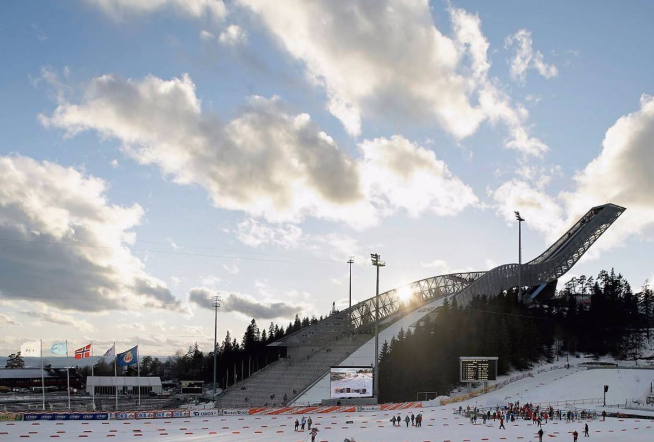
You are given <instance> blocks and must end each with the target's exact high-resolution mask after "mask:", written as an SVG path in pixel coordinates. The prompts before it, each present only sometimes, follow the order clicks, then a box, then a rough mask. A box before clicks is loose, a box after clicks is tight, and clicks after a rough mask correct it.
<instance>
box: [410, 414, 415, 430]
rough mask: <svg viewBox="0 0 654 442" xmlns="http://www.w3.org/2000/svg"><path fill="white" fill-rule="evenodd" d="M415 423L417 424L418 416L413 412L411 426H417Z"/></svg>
mask: <svg viewBox="0 0 654 442" xmlns="http://www.w3.org/2000/svg"><path fill="white" fill-rule="evenodd" d="M415 424H416V416H415V415H414V414H413V413H411V426H412V427H413V426H415Z"/></svg>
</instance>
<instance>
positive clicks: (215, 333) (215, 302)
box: [211, 295, 220, 401]
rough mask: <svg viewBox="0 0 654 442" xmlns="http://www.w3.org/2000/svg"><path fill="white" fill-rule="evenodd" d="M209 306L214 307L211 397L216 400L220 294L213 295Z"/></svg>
mask: <svg viewBox="0 0 654 442" xmlns="http://www.w3.org/2000/svg"><path fill="white" fill-rule="evenodd" d="M211 306H212V307H213V309H214V320H213V399H214V401H215V400H216V369H217V366H218V307H220V296H217V295H216V296H214V297H213V301H212V303H211Z"/></svg>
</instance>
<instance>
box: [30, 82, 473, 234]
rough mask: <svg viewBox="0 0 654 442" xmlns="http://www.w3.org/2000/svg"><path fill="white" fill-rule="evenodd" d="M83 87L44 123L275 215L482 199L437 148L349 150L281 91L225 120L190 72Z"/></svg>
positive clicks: (363, 211) (395, 143)
mask: <svg viewBox="0 0 654 442" xmlns="http://www.w3.org/2000/svg"><path fill="white" fill-rule="evenodd" d="M83 96H84V98H82V99H80V100H79V101H80V103H79V104H74V103H72V102H70V101H68V100H66V99H65V98H62V99H61V100H60V102H59V106H58V107H57V108H56V109H55V111H54V112H53V113H52V115H51V116H45V115H41V116H40V119H41V121H42V123H43V124H44V125H45V126H46V127H59V128H63V129H65V130H66V133H67V135H68V136H74V135H75V134H77V133H79V132H82V131H86V130H95V131H97V132H99V133H100V134H101V135H102V136H104V137H111V138H115V139H118V140H120V141H121V142H122V143H123V151H124V152H125V153H126V154H127V155H129V156H131V157H132V158H134V159H136V160H137V161H138V162H140V163H141V164H153V165H156V166H158V167H159V168H160V170H161V171H162V172H163V173H164V174H165V175H167V176H170V177H172V179H173V180H174V181H175V182H177V183H178V184H183V185H191V184H196V185H200V186H202V187H203V188H204V189H206V191H207V192H208V193H209V195H210V197H211V199H212V201H213V203H214V205H215V206H217V207H221V208H226V209H231V210H242V211H245V212H247V213H248V214H250V215H252V216H255V217H263V218H265V219H266V220H268V221H271V222H277V223H279V222H299V221H302V220H303V219H304V218H306V217H307V216H312V217H316V218H322V219H327V220H335V221H343V222H346V223H349V224H350V225H352V226H353V227H356V228H365V227H369V226H372V225H375V224H377V223H378V222H379V216H380V215H386V216H387V215H390V214H392V213H393V211H395V210H398V209H405V210H407V211H408V212H409V213H410V214H411V215H417V214H418V213H420V212H421V211H425V210H428V211H431V212H433V213H436V214H439V215H453V214H455V213H458V211H460V210H463V209H464V208H465V207H467V206H468V205H473V204H474V203H475V202H476V201H477V199H476V197H475V196H474V194H473V192H472V190H471V189H470V187H469V186H467V185H465V184H463V183H462V182H461V181H460V180H459V179H458V178H456V177H455V176H453V175H452V173H451V172H450V171H449V169H448V168H447V166H446V165H445V163H444V162H442V161H441V160H439V159H437V158H436V155H435V154H434V153H433V152H432V151H430V150H427V149H424V148H422V147H420V146H418V145H417V144H414V143H411V142H410V141H408V140H406V139H404V138H403V137H401V136H394V137H391V138H390V139H385V138H379V139H375V140H371V141H368V140H365V141H363V142H362V143H361V144H360V145H359V148H360V152H361V153H362V156H361V157H360V158H350V157H349V156H348V155H346V154H345V153H344V152H343V151H341V149H339V147H338V146H337V145H336V143H335V142H334V140H333V139H332V138H331V137H330V136H329V135H327V134H326V133H325V132H323V131H322V130H320V128H319V127H318V126H317V125H316V124H315V123H313V122H312V121H311V117H310V116H309V115H307V114H297V115H294V114H292V113H291V112H289V110H288V109H286V107H285V106H284V105H283V103H282V102H281V100H280V99H279V98H278V97H272V98H263V97H259V96H253V97H250V98H249V100H248V105H247V106H246V107H245V108H244V109H243V110H242V112H241V114H240V115H238V116H237V117H236V118H234V119H233V120H231V121H229V122H222V121H221V120H220V119H219V118H218V117H217V116H216V115H214V114H212V113H208V112H203V111H202V108H201V101H200V99H199V98H198V97H197V96H196V93H195V84H193V82H192V81H191V79H190V78H189V77H188V76H187V75H184V76H183V77H182V78H173V79H171V80H168V81H166V80H162V79H160V78H156V77H152V76H148V77H146V78H145V79H143V80H142V81H140V82H139V81H134V80H125V79H122V78H120V77H117V76H114V75H103V76H101V77H97V78H95V79H93V80H92V81H91V82H90V84H89V85H88V86H87V87H85V88H83ZM404 157H406V159H405V158H404ZM396 160H397V161H399V162H400V163H401V164H400V165H396V164H394V162H395V161H396ZM390 183H392V184H393V185H394V187H393V188H391V187H390ZM425 185H427V186H429V187H425ZM407 198H408V199H407ZM252 242H256V238H254V239H252Z"/></svg>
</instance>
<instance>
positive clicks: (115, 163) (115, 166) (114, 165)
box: [110, 160, 120, 169]
mask: <svg viewBox="0 0 654 442" xmlns="http://www.w3.org/2000/svg"><path fill="white" fill-rule="evenodd" d="M110 164H111V167H113V168H114V169H117V168H118V166H119V165H120V164H118V160H111V163H110Z"/></svg>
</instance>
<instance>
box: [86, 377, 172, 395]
mask: <svg viewBox="0 0 654 442" xmlns="http://www.w3.org/2000/svg"><path fill="white" fill-rule="evenodd" d="M116 387H118V394H123V395H137V394H138V388H139V387H140V389H141V395H144V396H146V395H148V394H150V392H154V393H156V394H161V392H162V391H163V390H162V388H161V379H160V378H157V377H133V376H118V377H114V376H88V377H87V378H86V392H87V393H88V394H93V393H94V389H95V394H96V395H102V394H106V395H115V394H116Z"/></svg>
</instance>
